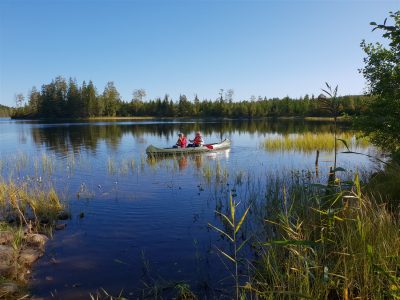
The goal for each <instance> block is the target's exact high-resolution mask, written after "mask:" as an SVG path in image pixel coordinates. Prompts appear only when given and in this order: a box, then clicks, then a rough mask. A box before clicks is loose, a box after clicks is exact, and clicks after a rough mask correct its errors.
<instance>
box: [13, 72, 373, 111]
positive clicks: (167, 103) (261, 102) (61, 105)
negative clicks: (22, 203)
mask: <svg viewBox="0 0 400 300" xmlns="http://www.w3.org/2000/svg"><path fill="white" fill-rule="evenodd" d="M145 96H146V92H145V90H143V89H138V90H135V91H134V92H133V97H132V99H131V100H130V101H123V100H122V99H121V96H120V94H119V92H118V90H117V88H116V87H115V85H114V83H113V82H108V83H107V85H106V86H105V88H104V90H103V92H102V93H98V90H97V88H96V87H95V86H94V84H93V82H92V81H89V83H86V82H85V81H84V82H83V83H82V84H81V85H79V84H78V83H77V82H76V80H74V79H72V78H70V79H69V80H68V81H67V80H66V79H64V78H63V77H56V78H55V79H54V80H52V81H51V83H49V84H44V85H42V87H41V89H40V90H37V89H36V88H35V87H33V88H32V90H31V91H30V92H29V93H28V95H27V97H26V99H25V98H24V96H23V95H22V94H18V95H16V106H17V107H16V109H15V110H14V111H13V115H12V117H14V118H90V117H115V116H120V117H129V116H153V117H226V118H258V117H280V116H315V117H317V116H327V115H328V114H327V112H326V111H325V110H323V109H321V107H320V105H319V101H318V99H317V98H315V97H314V96H313V95H312V96H311V97H310V96H309V95H306V96H305V97H304V98H299V99H293V98H290V97H285V98H282V99H280V98H272V99H267V98H266V97H264V98H262V97H258V98H256V97H254V96H252V97H251V99H249V100H242V101H233V90H228V91H226V92H224V91H223V90H220V92H219V95H218V97H216V98H215V99H214V100H209V99H203V100H200V99H199V98H198V96H197V95H196V96H194V97H193V99H188V97H187V96H186V95H180V96H179V99H177V100H175V101H174V100H173V99H172V98H171V97H170V96H169V95H165V96H164V97H163V98H156V99H151V100H148V101H145V100H144V97H145ZM367 100H368V97H367V96H343V97H340V114H347V115H359V114H361V113H362V112H363V111H364V110H365V109H366V102H367Z"/></svg>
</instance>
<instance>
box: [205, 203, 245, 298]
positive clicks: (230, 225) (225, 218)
mask: <svg viewBox="0 0 400 300" xmlns="http://www.w3.org/2000/svg"><path fill="white" fill-rule="evenodd" d="M238 205H239V203H236V201H235V200H233V197H232V195H230V197H229V212H230V214H229V215H228V214H223V213H221V212H219V211H215V213H216V214H217V215H218V216H220V217H221V219H222V222H224V223H225V224H226V225H227V229H228V230H222V229H219V228H218V227H216V226H214V225H212V224H210V223H208V226H210V227H211V228H212V229H214V230H215V231H217V232H218V233H220V234H221V235H222V236H223V237H226V238H227V239H228V241H229V242H230V243H232V245H233V252H232V253H226V252H225V251H222V250H221V249H219V248H217V249H218V251H219V252H220V253H221V254H222V255H223V256H224V257H225V258H227V259H228V260H230V261H231V262H232V263H233V265H234V273H233V278H234V280H235V289H236V299H239V256H238V254H239V251H240V250H241V249H242V248H243V246H244V245H245V244H246V243H247V242H248V239H246V240H244V241H242V242H241V243H240V240H239V238H238V233H239V230H240V228H241V227H242V224H243V222H244V220H245V219H246V216H247V214H248V212H249V210H250V207H248V208H247V209H246V210H245V211H244V213H243V214H242V216H241V217H239V218H240V219H239V218H237V216H236V208H237V207H238Z"/></svg>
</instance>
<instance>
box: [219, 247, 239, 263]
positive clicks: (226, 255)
mask: <svg viewBox="0 0 400 300" xmlns="http://www.w3.org/2000/svg"><path fill="white" fill-rule="evenodd" d="M217 249H218V248H217ZM218 251H219V252H221V253H222V254H223V255H224V256H225V257H227V258H228V259H229V260H231V261H232V262H234V263H236V260H235V259H234V258H233V257H232V256H230V255H228V254H226V253H225V252H224V251H222V250H221V249H218Z"/></svg>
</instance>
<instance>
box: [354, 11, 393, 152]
mask: <svg viewBox="0 0 400 300" xmlns="http://www.w3.org/2000/svg"><path fill="white" fill-rule="evenodd" d="M390 17H391V18H392V19H393V21H394V25H391V26H389V25H386V20H385V21H384V23H383V24H381V25H377V24H376V23H375V22H372V23H371V25H373V26H374V28H373V30H376V29H378V30H383V32H384V33H383V37H384V38H386V39H388V40H389V47H388V48H385V47H384V46H383V45H382V44H380V43H376V44H371V43H369V44H367V43H366V42H365V41H362V43H361V48H362V49H363V50H364V52H365V53H366V55H367V56H366V57H365V58H364V63H365V67H364V68H363V69H362V70H360V72H361V73H362V74H363V75H364V77H365V79H366V80H367V83H368V89H369V92H370V93H371V94H372V95H375V96H376V97H373V98H370V99H369V102H368V103H367V104H368V106H367V110H366V111H365V113H364V114H363V115H362V116H360V117H358V118H357V120H356V125H357V126H358V127H359V128H360V129H362V130H363V131H364V132H365V134H366V135H368V136H369V137H370V139H371V141H372V142H373V143H375V144H376V145H378V146H380V147H382V148H383V149H385V150H388V151H390V152H398V151H399V150H400V122H399V119H400V11H397V12H395V13H391V14H390Z"/></svg>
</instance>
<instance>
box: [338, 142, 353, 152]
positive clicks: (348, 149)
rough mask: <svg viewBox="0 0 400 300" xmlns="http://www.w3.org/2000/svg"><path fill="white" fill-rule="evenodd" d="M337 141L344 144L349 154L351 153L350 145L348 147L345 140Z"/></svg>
mask: <svg viewBox="0 0 400 300" xmlns="http://www.w3.org/2000/svg"><path fill="white" fill-rule="evenodd" d="M336 140H338V141H340V142H342V143H343V144H344V146H345V147H346V149H347V151H349V152H350V148H349V145H347V142H346V141H345V140H343V139H336Z"/></svg>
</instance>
